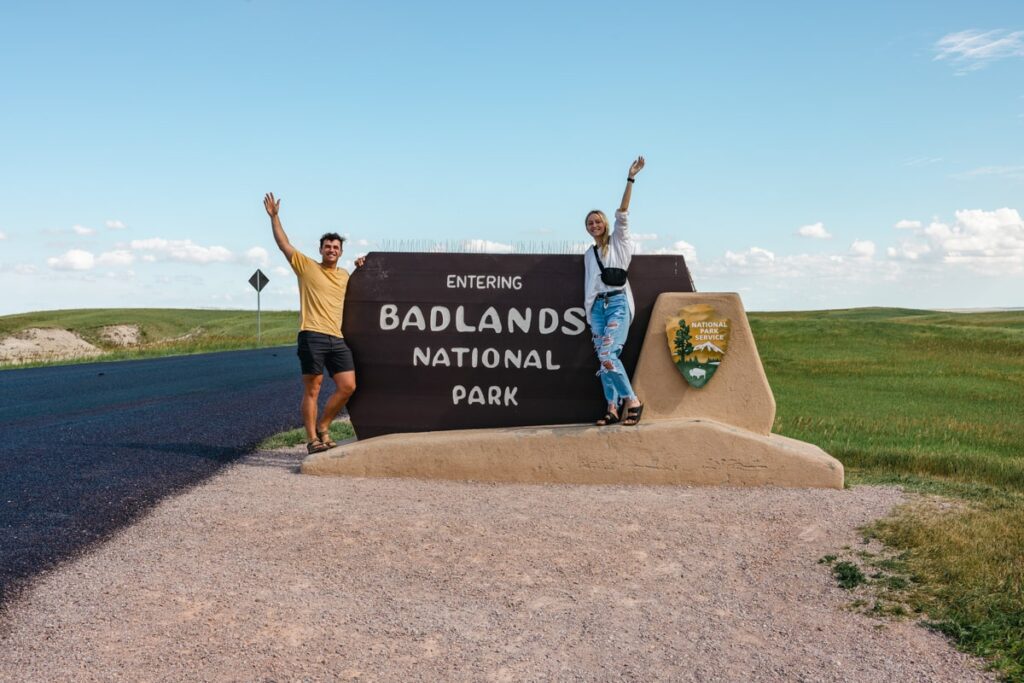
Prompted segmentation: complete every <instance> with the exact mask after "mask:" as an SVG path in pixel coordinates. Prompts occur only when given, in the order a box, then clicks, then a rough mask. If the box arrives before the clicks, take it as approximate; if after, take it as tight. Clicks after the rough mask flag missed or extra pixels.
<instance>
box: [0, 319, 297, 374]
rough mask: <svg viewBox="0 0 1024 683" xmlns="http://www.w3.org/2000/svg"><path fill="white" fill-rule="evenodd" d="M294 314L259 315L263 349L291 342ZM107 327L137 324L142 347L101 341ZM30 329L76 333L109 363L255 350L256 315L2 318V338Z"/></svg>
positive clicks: (0, 321)
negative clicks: (120, 360)
mask: <svg viewBox="0 0 1024 683" xmlns="http://www.w3.org/2000/svg"><path fill="white" fill-rule="evenodd" d="M298 315H299V314H298V312H297V311H263V313H262V315H261V325H262V340H261V342H262V345H263V346H277V345H281V344H293V343H294V342H295V331H296V329H298ZM111 325H137V326H138V327H139V330H140V332H141V339H140V342H141V343H140V344H139V345H138V346H136V347H132V348H122V347H120V346H117V345H115V344H112V343H110V342H108V341H105V340H104V338H103V336H102V330H103V328H105V327H108V326H111ZM33 327H37V328H60V329H65V330H69V331H71V332H74V333H75V334H77V335H78V336H80V337H82V338H83V339H85V340H86V341H87V342H89V343H91V344H93V345H95V346H98V347H99V348H100V349H102V350H103V351H105V352H106V353H105V355H104V356H103V358H104V359H108V360H116V359H123V358H140V357H149V356H164V355H175V354H187V353H204V352H208V351H225V350H229V349H245V348H254V347H256V313H255V311H220V310H213V311H205V310H192V309H179V308H95V309H79V310H66V311H42V312H38V313H22V314H18V315H6V316H0V337H3V336H6V335H10V334H14V333H16V332H18V331H20V330H24V329H28V328H33ZM90 360H95V359H90ZM64 362H67V361H64Z"/></svg>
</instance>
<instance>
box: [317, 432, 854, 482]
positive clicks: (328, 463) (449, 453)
mask: <svg viewBox="0 0 1024 683" xmlns="http://www.w3.org/2000/svg"><path fill="white" fill-rule="evenodd" d="M302 472H303V474H326V475H344V476H354V477H417V478H423V479H456V480H474V481H500V482H522V483H557V484H694V485H722V486H795V487H816V488H839V489H841V488H843V466H842V465H841V464H840V463H839V462H838V461H837V460H835V459H834V458H832V457H831V456H830V455H828V454H827V453H825V452H824V451H823V450H821V449H820V448H818V447H817V446H813V445H811V444H809V443H804V442H803V441H797V440H795V439H790V438H787V437H784V436H778V435H775V434H773V435H770V436H764V435H761V434H754V433H753V432H750V431H747V430H745V429H739V428H736V427H730V426H728V425H724V424H721V423H719V422H713V421H711V420H687V419H675V420H660V421H657V422H651V423H641V424H640V425H638V426H635V427H623V426H619V425H616V426H612V427H593V426H589V425H559V426H555V427H517V428H512V429H466V430H459V431H448V432H418V433H413V434H390V435H388V436H380V437H376V438H374V439H369V440H367V441H356V442H354V443H351V444H348V445H346V446H340V447H339V448H336V449H334V450H332V451H328V452H325V453H318V454H316V455H311V456H309V457H308V458H306V460H305V461H304V462H303V463H302Z"/></svg>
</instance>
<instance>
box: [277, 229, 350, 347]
mask: <svg viewBox="0 0 1024 683" xmlns="http://www.w3.org/2000/svg"><path fill="white" fill-rule="evenodd" d="M291 266H292V270H294V271H295V274H296V275H297V276H298V277H299V314H300V320H299V329H300V330H306V331H309V332H320V333H321V334H326V335H330V336H332V337H341V336H342V333H341V316H342V313H343V311H344V308H345V290H346V289H347V288H348V271H347V270H345V269H344V268H324V267H323V266H321V265H320V263H319V262H318V261H314V260H313V259H311V258H309V257H308V256H306V255H305V254H303V253H302V252H301V251H299V250H297V249H296V250H295V251H293V252H292V258H291Z"/></svg>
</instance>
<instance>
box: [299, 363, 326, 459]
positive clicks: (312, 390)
mask: <svg viewBox="0 0 1024 683" xmlns="http://www.w3.org/2000/svg"><path fill="white" fill-rule="evenodd" d="M323 381H324V376H323V375H322V374H321V375H303V376H302V386H303V392H302V424H303V425H305V427H306V441H307V442H309V443H312V442H313V441H316V438H317V436H316V404H317V399H318V398H319V397H320V385H321V384H322V383H323Z"/></svg>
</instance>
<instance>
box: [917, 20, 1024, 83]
mask: <svg viewBox="0 0 1024 683" xmlns="http://www.w3.org/2000/svg"><path fill="white" fill-rule="evenodd" d="M935 52H936V55H935V60H936V61H939V60H948V61H949V62H950V64H952V65H953V66H954V68H955V69H956V73H957V75H963V74H965V73H968V72H970V71H977V70H978V69H981V68H983V67H985V66H987V65H988V64H990V63H991V62H995V61H998V60H1000V59H1006V58H1008V57H1024V31H1012V32H1011V31H1007V30H1006V29H995V30H993V31H979V30H977V29H970V30H967V31H959V32H957V33H949V34H947V35H944V36H942V37H941V38H939V40H938V41H937V42H936V43H935Z"/></svg>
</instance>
